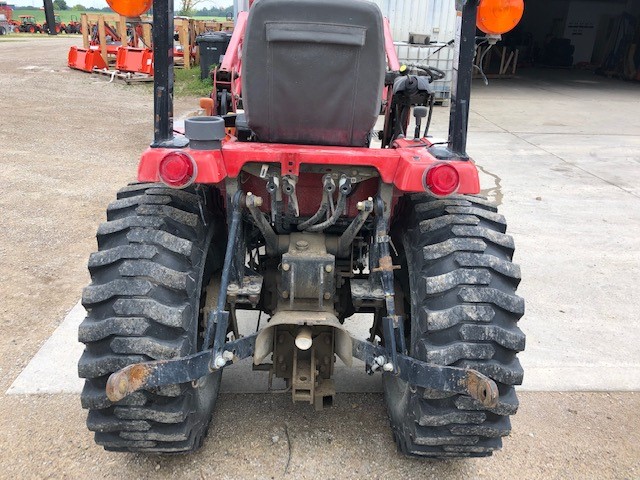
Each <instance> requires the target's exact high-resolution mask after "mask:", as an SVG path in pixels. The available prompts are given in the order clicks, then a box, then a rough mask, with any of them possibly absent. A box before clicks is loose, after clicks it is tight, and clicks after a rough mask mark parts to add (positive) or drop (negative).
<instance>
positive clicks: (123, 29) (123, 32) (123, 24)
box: [118, 15, 129, 47]
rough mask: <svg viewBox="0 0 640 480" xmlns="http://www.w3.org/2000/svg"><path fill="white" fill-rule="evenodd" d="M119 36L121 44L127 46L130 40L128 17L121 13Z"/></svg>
mask: <svg viewBox="0 0 640 480" xmlns="http://www.w3.org/2000/svg"><path fill="white" fill-rule="evenodd" d="M118 36H119V37H120V45H122V46H123V47H126V46H127V45H128V44H129V42H128V41H127V40H128V37H127V18H126V17H123V16H122V15H120V20H119V21H118Z"/></svg>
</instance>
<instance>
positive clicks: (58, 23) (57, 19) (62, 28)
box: [42, 15, 68, 33]
mask: <svg viewBox="0 0 640 480" xmlns="http://www.w3.org/2000/svg"><path fill="white" fill-rule="evenodd" d="M55 22H56V33H68V32H67V26H66V25H65V24H64V23H62V21H61V20H60V15H56V16H55ZM42 31H43V32H44V33H49V25H48V24H47V22H44V25H42Z"/></svg>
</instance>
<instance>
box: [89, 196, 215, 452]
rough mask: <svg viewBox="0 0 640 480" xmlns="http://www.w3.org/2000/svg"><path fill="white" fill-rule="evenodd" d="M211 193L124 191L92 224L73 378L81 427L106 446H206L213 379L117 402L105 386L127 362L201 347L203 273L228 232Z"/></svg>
mask: <svg viewBox="0 0 640 480" xmlns="http://www.w3.org/2000/svg"><path fill="white" fill-rule="evenodd" d="M205 196H207V198H205ZM211 197H212V195H211V194H210V192H208V191H207V190H204V189H202V190H200V191H199V192H196V191H195V190H193V189H192V190H191V191H179V190H171V189H168V188H166V187H164V186H162V185H157V184H134V185H129V186H127V187H125V188H123V189H122V190H120V192H118V196H117V198H118V199H117V200H116V201H114V202H112V203H111V204H110V205H109V207H108V209H107V222H106V223H103V224H102V225H100V227H99V228H98V234H97V239H98V246H99V251H98V252H96V253H94V254H92V255H91V257H90V259H89V271H90V273H91V280H92V281H91V284H90V285H89V286H88V287H86V288H85V290H84V292H83V295H82V303H83V305H84V306H85V308H86V309H87V312H88V314H87V317H86V319H85V320H84V321H83V322H82V324H81V325H80V328H79V335H78V336H79V340H80V341H81V342H83V343H84V344H85V351H84V353H83V355H82V357H81V359H80V362H79V364H78V373H79V375H80V376H81V377H83V378H85V379H86V381H85V387H84V390H83V392H82V395H81V401H82V406H83V407H84V408H86V409H89V413H88V417H87V427H88V428H89V430H91V431H94V432H95V441H96V443H97V444H99V445H102V446H103V447H104V448H105V449H107V450H113V451H138V452H141V451H144V452H161V453H162V452H171V453H180V452H189V451H192V450H195V449H196V448H198V447H199V446H200V445H201V444H202V441H203V438H204V436H205V434H206V430H207V427H208V423H209V420H210V417H211V409H212V408H213V403H214V402H215V397H216V396H217V391H218V388H219V382H220V375H219V374H217V375H214V376H211V377H207V378H209V379H210V380H208V382H209V383H208V384H207V386H206V387H205V388H206V389H207V392H206V393H204V394H203V393H202V392H200V393H198V390H196V389H195V388H194V387H193V386H192V385H191V384H181V385H169V386H166V387H162V388H157V389H153V390H150V391H140V392H136V393H134V394H132V395H130V396H128V397H126V398H124V399H123V400H121V401H120V402H117V403H115V404H113V403H111V402H110V401H109V400H108V398H107V397H106V394H105V385H106V380H107V378H108V376H109V375H110V374H111V373H112V372H114V371H116V370H118V369H120V368H122V367H125V366H127V365H129V364H131V363H137V362H143V361H149V360H159V359H169V358H175V357H178V356H183V355H188V354H190V353H193V352H195V351H196V349H197V348H198V347H197V339H196V338H197V329H198V312H199V311H200V307H201V305H200V301H201V298H200V297H201V291H202V288H203V287H204V285H202V284H201V282H202V277H203V276H204V274H205V273H204V272H205V270H206V271H208V272H210V271H212V270H214V269H215V266H212V265H210V263H211V262H213V263H216V262H221V261H222V259H221V258H217V257H219V256H220V252H222V250H221V249H220V247H222V248H224V242H225V236H226V233H224V232H223V231H222V230H223V226H222V223H221V221H220V217H219V216H216V215H215V211H212V209H211V208H210V207H211V206H212V205H213V203H212V200H211ZM207 202H208V204H207ZM203 204H204V205H205V206H203ZM212 236H213V240H212ZM210 244H211V245H213V247H212V249H211V250H209V245H210ZM214 249H215V251H214ZM207 252H208V253H207ZM205 262H207V268H206V269H205ZM200 388H202V387H200ZM199 395H200V397H199ZM201 395H204V397H201ZM202 398H204V400H202ZM199 399H200V400H199Z"/></svg>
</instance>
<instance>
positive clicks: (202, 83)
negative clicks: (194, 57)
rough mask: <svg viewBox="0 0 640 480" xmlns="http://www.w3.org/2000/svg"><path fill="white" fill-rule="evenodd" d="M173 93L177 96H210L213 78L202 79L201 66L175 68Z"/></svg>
mask: <svg viewBox="0 0 640 480" xmlns="http://www.w3.org/2000/svg"><path fill="white" fill-rule="evenodd" d="M174 72H175V73H174V78H175V81H174V85H173V93H174V95H175V96H177V97H208V96H209V95H211V90H212V89H213V82H212V80H211V78H205V79H204V80H200V67H199V66H198V67H196V68H189V69H187V68H176V69H174Z"/></svg>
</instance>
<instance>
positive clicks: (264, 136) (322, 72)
mask: <svg viewBox="0 0 640 480" xmlns="http://www.w3.org/2000/svg"><path fill="white" fill-rule="evenodd" d="M242 62H243V66H242V103H243V106H244V109H245V113H246V117H247V122H248V124H249V127H250V128H251V130H253V132H254V133H255V134H256V136H257V138H258V140H259V141H261V142H271V143H294V144H308V145H338V146H358V147H360V146H362V147H363V146H367V145H368V144H369V135H370V133H371V130H372V129H373V127H374V125H375V122H376V120H377V118H378V114H379V112H380V102H381V98H382V88H383V85H384V74H385V70H386V59H385V50H384V30H383V18H382V13H381V12H380V9H379V8H378V6H377V5H376V4H374V3H372V2H368V1H364V0H257V1H256V2H255V3H254V4H253V6H252V7H251V10H250V12H249V20H248V25H247V30H246V33H245V39H244V47H243V60H242Z"/></svg>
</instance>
